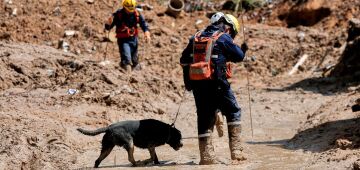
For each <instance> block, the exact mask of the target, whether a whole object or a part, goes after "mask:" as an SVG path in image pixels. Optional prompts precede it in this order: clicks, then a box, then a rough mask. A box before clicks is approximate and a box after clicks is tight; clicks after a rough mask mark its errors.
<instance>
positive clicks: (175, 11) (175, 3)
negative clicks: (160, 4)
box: [165, 0, 184, 18]
mask: <svg viewBox="0 0 360 170" xmlns="http://www.w3.org/2000/svg"><path fill="white" fill-rule="evenodd" d="M183 8H184V2H183V1H182V0H170V1H169V5H168V8H167V10H166V12H165V13H166V14H168V15H170V16H172V17H174V18H177V17H178V16H179V15H180V13H181V11H182V9H183Z"/></svg>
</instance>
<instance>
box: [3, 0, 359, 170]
mask: <svg viewBox="0 0 360 170" xmlns="http://www.w3.org/2000/svg"><path fill="white" fill-rule="evenodd" d="M146 2H149V3H152V4H153V5H154V10H150V11H147V10H145V11H143V14H144V16H145V18H147V21H148V22H149V25H150V30H151V33H152V41H151V43H149V44H146V43H145V42H144V41H143V37H142V35H140V44H141V47H140V49H139V56H140V60H141V65H142V70H136V71H133V72H132V73H131V74H125V73H124V72H123V71H122V70H121V69H120V68H119V66H118V62H119V57H118V51H117V47H116V44H115V43H111V42H107V41H106V34H105V32H104V31H103V26H102V23H103V21H105V20H106V17H107V16H109V14H110V13H111V12H109V11H112V10H114V7H112V6H113V4H115V5H118V2H117V1H110V0H103V1H94V3H86V2H84V1H70V0H69V1H55V0H50V1H37V2H34V1H27V3H26V5H25V4H24V2H22V1H17V0H13V1H12V2H11V3H9V1H2V2H1V3H2V4H1V11H0V18H1V20H0V38H1V40H0V72H1V74H0V117H1V118H0V126H1V128H0V130H1V134H0V141H2V142H1V144H0V160H1V161H0V169H87V168H90V167H92V166H93V164H94V161H95V160H96V158H97V157H98V155H99V152H100V140H101V137H102V136H101V135H99V136H96V137H88V136H84V135H82V134H80V133H79V132H77V131H76V128H77V127H83V128H88V129H95V128H98V127H103V126H107V125H109V124H111V123H113V122H117V121H121V120H131V119H144V118H155V119H159V120H162V121H164V122H167V123H171V122H172V121H173V119H174V117H175V114H176V112H177V109H178V107H179V105H180V104H181V107H180V115H179V118H178V120H177V122H176V127H177V128H179V129H180V130H181V132H182V134H183V136H184V137H186V138H189V139H184V147H183V148H182V149H180V150H179V151H174V150H172V149H171V148H170V147H169V146H161V147H159V148H157V154H158V157H159V159H160V161H161V162H162V165H160V166H154V165H148V166H149V168H152V169H209V168H210V169H220V168H223V169H234V168H236V169H319V168H322V169H352V168H354V169H355V167H357V166H358V165H359V164H360V150H359V148H360V128H359V127H360V126H359V124H360V119H359V113H356V112H352V111H351V106H352V105H353V104H355V100H356V99H358V98H359V97H360V95H359V91H360V88H359V81H358V80H357V81H356V80H355V81H354V80H350V79H347V78H343V77H328V76H327V73H326V72H325V73H324V72H322V70H323V69H322V68H324V67H326V66H328V65H331V64H336V63H337V61H338V59H339V58H340V56H341V54H342V53H343V50H344V49H345V46H346V38H347V35H346V33H347V32H346V30H347V23H348V20H349V19H350V18H351V17H353V16H359V15H358V14H359V11H360V9H359V6H357V5H353V4H356V3H358V1H355V0H354V1H351V2H352V4H351V3H350V1H349V2H346V3H340V2H341V1H337V0H336V1H335V0H334V3H333V4H330V3H327V2H326V1H324V2H322V1H321V2H320V1H319V3H320V6H324V8H326V9H325V10H327V9H329V10H330V11H331V13H330V14H329V15H327V16H325V17H324V18H323V19H321V20H320V21H317V22H316V23H315V24H308V23H306V24H303V25H298V26H293V25H294V23H293V22H292V23H291V22H290V25H289V22H288V21H290V19H291V18H292V17H295V16H296V15H295V14H296V12H297V11H301V10H304V9H306V10H308V11H309V9H315V11H316V10H317V9H318V8H317V7H318V6H319V4H317V3H314V2H313V1H299V2H298V3H295V2H294V1H292V2H290V1H288V2H287V1H284V2H282V1H279V2H278V1H276V2H277V3H274V5H273V6H266V7H264V8H261V9H256V10H255V11H248V12H246V13H245V14H244V15H245V16H246V18H245V23H246V24H245V26H246V36H247V42H248V44H249V46H250V50H249V53H248V55H249V56H255V57H256V59H257V60H256V61H255V62H250V63H240V64H236V65H234V74H235V77H234V78H232V79H231V84H232V88H233V90H234V92H235V94H236V97H237V99H238V101H239V103H240V106H241V107H242V110H243V114H242V122H243V127H244V130H243V133H242V136H243V142H244V146H245V154H246V155H247V157H248V160H247V161H244V162H243V163H242V164H240V165H231V164H230V160H229V157H230V156H229V154H230V153H229V149H228V146H227V137H222V138H219V137H217V136H216V132H215V134H214V136H215V150H216V153H217V156H218V159H219V160H220V161H221V162H222V164H219V165H212V166H198V162H199V155H198V145H197V140H196V139H195V138H193V137H196V131H197V130H196V114H195V112H196V109H195V106H194V101H193V96H192V94H191V92H186V93H184V87H183V83H182V71H181V67H180V65H179V64H178V60H179V57H180V55H181V51H182V49H183V48H184V47H185V45H186V44H187V40H188V38H189V36H191V35H192V34H193V33H194V32H195V31H196V30H198V29H201V28H203V27H205V26H206V25H207V24H208V19H207V18H206V15H205V14H206V13H205V12H204V11H199V12H195V13H191V14H190V13H182V14H181V16H180V18H177V19H174V18H172V17H169V16H167V15H166V14H164V11H165V9H166V8H165V6H164V5H161V4H157V3H155V2H150V1H146ZM15 8H16V9H17V13H16V15H12V13H13V11H14V9H15ZM3 9H4V10H3ZM269 9H271V11H272V13H270V14H268V13H267V11H268V10H269ZM306 10H305V12H306ZM322 10H324V9H322ZM284 11H293V12H292V13H291V12H290V13H291V14H290V13H289V14H284ZM294 11H295V12H294ZM310 11H312V10H310ZM344 11H346V12H344ZM294 13H295V14H294ZM310 14H311V15H310ZM310 14H309V15H310V16H311V17H312V16H313V15H315V16H316V15H317V14H318V12H313V13H311V12H310ZM344 14H346V15H344ZM259 16H263V17H265V19H260V20H259ZM284 16H285V17H284ZM344 16H345V17H344ZM289 18H290V19H289ZM196 21H198V22H197V23H199V24H197V25H196V24H194V23H195V22H196ZM200 21H202V22H200ZM314 22H315V21H314ZM334 22H335V25H331V24H334ZM295 25H296V24H295ZM289 27H291V28H289ZM65 30H75V31H76V34H75V35H74V36H64V31H65ZM60 40H61V41H65V42H67V43H68V44H69V46H70V48H69V49H65V51H64V49H63V48H62V46H59V41H60ZM235 42H236V43H238V44H240V43H242V42H243V37H242V35H239V36H238V37H237V38H236V39H235ZM107 45H108V46H107ZM106 46H107V48H106ZM105 51H107V52H106V56H107V60H106V62H104V61H105V60H104V56H105ZM305 54H307V55H309V58H308V60H306V61H305V63H304V64H303V65H302V66H301V67H300V68H299V70H298V71H297V72H296V73H295V74H293V75H291V76H289V75H288V72H289V71H290V70H291V68H292V67H293V66H294V65H295V63H296V62H297V61H298V60H299V58H300V57H301V56H303V55H305ZM319 70H320V71H319ZM248 71H249V77H250V92H251V100H250V101H251V109H252V120H253V134H254V136H253V137H252V131H251V128H250V127H251V124H250V114H249V105H248V98H247V94H248V91H247V88H246V87H247V86H246V85H247V81H246V75H247V73H248ZM69 89H76V90H77V92H76V93H75V94H69ZM182 99H184V101H185V102H182ZM148 157H149V154H148V152H147V151H146V150H141V149H136V150H135V158H136V159H137V160H141V159H146V158H148ZM101 166H102V167H105V168H106V169H121V168H124V169H125V168H129V167H130V166H131V165H130V164H129V162H128V161H127V156H126V152H125V150H124V149H122V148H116V149H115V150H114V151H113V152H112V153H111V154H110V155H109V156H108V157H107V158H106V159H105V160H104V161H103V162H102V164H101ZM143 168H144V167H139V168H134V169H143Z"/></svg>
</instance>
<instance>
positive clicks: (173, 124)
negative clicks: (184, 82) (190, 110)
mask: <svg viewBox="0 0 360 170" xmlns="http://www.w3.org/2000/svg"><path fill="white" fill-rule="evenodd" d="M185 95H186V89H185V90H184V94H183V96H182V99H181V101H180V104H179V107H178V109H177V112H176V116H175V119H174V121H173V123H172V124H171V126H172V127H175V122H176V120H177V117H178V115H179V113H180V108H181V105H182V104H183V102H184V100H185V98H186V96H185Z"/></svg>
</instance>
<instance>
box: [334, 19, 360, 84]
mask: <svg viewBox="0 0 360 170" xmlns="http://www.w3.org/2000/svg"><path fill="white" fill-rule="evenodd" d="M359 56H360V20H358V19H353V20H351V21H350V22H349V30H348V39H347V44H346V48H345V51H344V53H343V54H342V56H341V58H340V60H339V63H338V64H337V65H336V67H335V68H334V70H333V71H332V72H331V75H333V76H354V78H356V77H359V75H360V72H359V70H360V58H359Z"/></svg>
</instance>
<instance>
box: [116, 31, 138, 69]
mask: <svg viewBox="0 0 360 170" xmlns="http://www.w3.org/2000/svg"><path fill="white" fill-rule="evenodd" d="M117 43H118V46H119V52H120V58H121V61H120V66H121V67H123V68H124V67H126V66H127V65H130V64H132V67H135V66H137V65H138V63H139V59H138V38H137V37H129V38H118V39H117Z"/></svg>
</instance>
